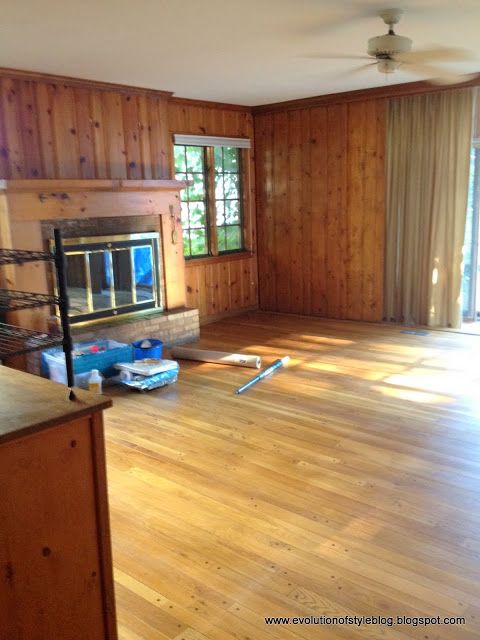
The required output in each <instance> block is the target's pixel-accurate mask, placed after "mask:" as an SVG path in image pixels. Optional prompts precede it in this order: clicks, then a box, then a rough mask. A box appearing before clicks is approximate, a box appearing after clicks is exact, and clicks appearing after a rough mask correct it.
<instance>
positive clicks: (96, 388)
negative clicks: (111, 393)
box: [88, 369, 103, 394]
mask: <svg viewBox="0 0 480 640" xmlns="http://www.w3.org/2000/svg"><path fill="white" fill-rule="evenodd" d="M102 382H103V378H102V376H101V375H100V373H99V371H98V369H92V370H91V372H90V377H89V378H88V390H89V391H91V392H92V393H98V394H100V393H102Z"/></svg>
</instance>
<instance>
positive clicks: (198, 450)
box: [106, 312, 480, 640]
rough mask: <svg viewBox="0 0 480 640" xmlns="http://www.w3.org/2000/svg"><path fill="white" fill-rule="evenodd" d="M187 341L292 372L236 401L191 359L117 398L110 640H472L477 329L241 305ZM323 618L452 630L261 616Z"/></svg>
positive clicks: (109, 428)
mask: <svg viewBox="0 0 480 640" xmlns="http://www.w3.org/2000/svg"><path fill="white" fill-rule="evenodd" d="M199 346H201V347H204V348H214V349H221V350H227V351H228V350H233V351H242V350H243V351H246V352H249V353H259V354H260V355H261V356H262V357H263V358H264V361H265V362H267V363H268V362H269V361H271V360H273V359H275V358H276V357H279V356H283V355H285V354H288V355H290V357H291V361H290V366H289V367H288V368H286V369H284V370H281V371H280V372H278V373H277V374H275V375H274V376H272V377H271V378H269V379H268V380H265V381H263V382H261V383H260V384H258V385H256V386H255V387H253V388H252V389H250V390H249V391H248V392H247V393H245V394H244V395H242V396H236V395H235V394H234V393H233V391H234V389H235V388H236V387H237V386H239V385H240V384H242V382H244V381H245V380H247V379H248V378H249V377H250V376H251V375H252V371H251V370H248V369H241V368H237V367H225V366H224V367H222V366H221V365H214V364H208V363H195V362H181V373H180V378H179V381H178V383H177V384H176V385H173V386H171V387H169V388H166V389H163V390H158V391H155V392H150V393H147V394H143V395H141V394H134V393H129V392H126V391H125V390H123V389H118V388H117V389H113V390H111V391H110V393H111V394H112V395H113V396H114V407H113V408H112V409H111V410H109V411H108V412H107V415H106V435H107V454H108V455H107V461H108V469H109V490H110V509H111V521H112V540H113V552H114V564H115V579H116V584H117V607H118V611H119V633H120V638H121V640H151V638H158V639H159V640H162V639H164V638H165V639H167V638H168V639H169V640H247V638H248V639H249V640H256V639H257V638H265V639H266V640H276V639H283V638H285V640H301V639H306V640H309V639H310V638H311V639H312V640H313V639H315V640H317V639H318V638H321V639H323V638H325V640H327V639H328V640H337V639H338V640H349V639H352V640H355V639H357V638H358V639H360V638H363V639H365V638H368V639H371V640H377V639H380V638H381V639H387V640H409V639H412V638H414V639H418V640H425V638H428V640H475V638H478V637H479V635H480V620H479V615H477V614H478V612H479V611H480V508H479V507H480V456H479V453H480V445H479V427H480V420H479V418H480V400H479V399H478V398H477V395H478V392H477V389H478V388H479V382H480V375H479V373H478V371H477V366H476V363H477V362H478V361H479V357H478V356H480V340H479V338H478V337H477V336H463V335H460V334H455V333H447V332H436V331H431V332H429V334H428V335H426V336H416V335H412V334H404V333H402V330H401V328H400V327H396V326H388V325H383V324H373V323H357V322H348V321H342V322H341V321H329V320H328V321H327V320H321V319H316V318H315V319H314V318H308V317H301V316H292V315H282V314H274V313H261V312H252V313H248V314H244V315H242V316H238V317H235V318H230V319H228V320H224V321H222V322H219V323H215V324H212V325H208V326H205V327H203V328H202V338H201V340H200V342H199ZM321 615H330V616H332V615H336V616H355V615H376V616H392V617H393V618H395V617H396V616H397V615H399V616H402V615H403V616H410V617H426V616H427V617H428V616H437V615H439V616H441V617H442V618H443V617H464V618H465V624H455V625H443V624H442V625H436V626H430V627H422V626H411V625H396V626H392V627H389V626H387V625H383V626H381V625H363V626H361V627H354V626H342V625H336V626H322V625H318V624H310V625H308V624H302V625H293V624H288V625H285V624H278V625H267V624H266V623H265V620H264V618H265V616H292V617H293V616H307V617H308V616H317V617H318V616H321Z"/></svg>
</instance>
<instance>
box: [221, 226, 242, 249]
mask: <svg viewBox="0 0 480 640" xmlns="http://www.w3.org/2000/svg"><path fill="white" fill-rule="evenodd" d="M225 229H226V234H227V251H234V250H236V249H241V248H242V237H241V228H240V226H237V225H235V226H233V227H225Z"/></svg>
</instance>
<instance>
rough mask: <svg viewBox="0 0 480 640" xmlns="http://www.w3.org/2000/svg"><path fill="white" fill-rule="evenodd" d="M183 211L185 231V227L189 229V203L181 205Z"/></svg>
mask: <svg viewBox="0 0 480 640" xmlns="http://www.w3.org/2000/svg"><path fill="white" fill-rule="evenodd" d="M181 210H182V227H183V228H184V229H185V227H188V216H189V212H188V202H182V203H181Z"/></svg>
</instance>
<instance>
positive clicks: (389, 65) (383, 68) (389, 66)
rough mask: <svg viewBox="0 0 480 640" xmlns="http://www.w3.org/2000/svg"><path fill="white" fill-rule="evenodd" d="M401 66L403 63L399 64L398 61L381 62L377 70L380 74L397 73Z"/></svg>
mask: <svg viewBox="0 0 480 640" xmlns="http://www.w3.org/2000/svg"><path fill="white" fill-rule="evenodd" d="M400 64H401V63H400V62H397V60H388V59H386V60H379V61H378V64H377V69H378V70H379V72H380V73H395V71H396V70H397V69H398V67H399V66H400Z"/></svg>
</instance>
